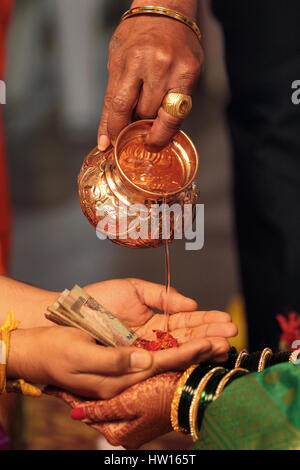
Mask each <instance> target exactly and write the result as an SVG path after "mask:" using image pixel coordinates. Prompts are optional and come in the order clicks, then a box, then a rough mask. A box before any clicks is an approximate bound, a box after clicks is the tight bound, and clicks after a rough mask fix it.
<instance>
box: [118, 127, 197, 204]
mask: <svg viewBox="0 0 300 470" xmlns="http://www.w3.org/2000/svg"><path fill="white" fill-rule="evenodd" d="M153 122H154V119H141V120H139V121H135V122H132V123H131V124H129V125H128V126H126V127H124V129H123V130H122V131H121V132H120V134H119V135H118V137H117V140H116V143H115V145H114V158H115V163H116V165H117V168H118V170H119V172H120V174H121V175H122V177H123V178H124V179H125V180H126V181H127V182H128V183H129V184H130V185H131V186H133V187H134V189H135V190H136V191H139V192H141V193H143V194H145V195H147V196H154V198H155V199H158V198H165V197H168V196H174V195H175V194H179V193H181V192H182V191H184V190H185V189H186V188H188V187H189V186H190V185H191V184H192V182H193V181H194V179H195V178H196V175H197V172H198V168H199V155H198V152H197V149H196V146H195V144H194V142H193V141H192V140H191V138H190V137H189V136H188V135H187V134H186V133H185V132H184V131H182V130H181V129H180V130H179V131H178V132H177V134H181V135H182V136H183V137H184V138H185V139H186V140H187V141H188V143H189V144H190V145H191V147H192V149H193V152H194V154H195V156H196V158H195V169H194V171H193V173H192V174H191V175H190V177H189V178H188V181H187V182H186V183H185V184H184V185H183V186H182V187H181V188H180V189H177V190H176V191H169V192H165V193H157V192H153V191H147V190H146V189H143V188H141V187H140V186H138V185H136V184H135V183H134V182H133V181H131V179H130V178H128V176H127V175H126V174H125V173H124V171H123V170H122V168H121V166H120V164H119V159H118V155H117V148H118V144H119V141H120V140H121V138H122V137H123V135H124V134H125V133H126V132H127V131H128V129H129V128H130V129H131V128H132V127H138V126H139V125H140V124H151V123H153ZM177 134H176V135H177ZM172 140H174V138H173V139H172Z"/></svg>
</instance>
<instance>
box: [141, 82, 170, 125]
mask: <svg viewBox="0 0 300 470" xmlns="http://www.w3.org/2000/svg"><path fill="white" fill-rule="evenodd" d="M165 94H166V91H165V90H164V89H163V88H162V87H160V86H159V83H157V84H156V86H151V85H150V84H149V83H146V82H144V84H143V87H142V89H141V93H140V97H139V102H138V104H137V107H136V114H137V116H138V117H139V118H140V119H153V118H155V117H156V116H157V113H158V110H159V108H160V106H161V103H162V101H163V99H164V96H165Z"/></svg>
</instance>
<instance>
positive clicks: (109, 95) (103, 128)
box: [98, 72, 119, 152]
mask: <svg viewBox="0 0 300 470" xmlns="http://www.w3.org/2000/svg"><path fill="white" fill-rule="evenodd" d="M118 80H119V73H118V72H112V73H110V74H109V80H108V85H107V89H106V93H105V97H104V104H103V110H102V116H101V120H100V124H99V129H98V148H99V150H101V151H102V152H104V151H105V150H106V149H107V148H108V147H109V145H110V143H111V142H110V138H109V133H108V129H107V121H108V115H109V111H110V108H111V102H112V99H113V97H114V91H115V86H116V83H118Z"/></svg>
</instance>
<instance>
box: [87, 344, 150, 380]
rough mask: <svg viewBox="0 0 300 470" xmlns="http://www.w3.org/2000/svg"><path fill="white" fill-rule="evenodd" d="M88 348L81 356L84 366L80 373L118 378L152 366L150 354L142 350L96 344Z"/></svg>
mask: <svg viewBox="0 0 300 470" xmlns="http://www.w3.org/2000/svg"><path fill="white" fill-rule="evenodd" d="M88 346H89V349H88V350H86V353H84V354H82V359H83V360H84V364H82V367H81V372H83V373H86V374H87V373H89V374H96V375H98V374H100V375H104V376H110V377H111V376H120V375H124V374H128V373H131V372H137V371H141V370H145V369H149V368H151V366H152V362H153V357H152V354H151V353H150V352H149V351H145V350H144V349H140V348H133V347H131V346H127V347H117V348H113V347H103V346H99V345H97V344H89V345H88ZM87 357H88V360H87Z"/></svg>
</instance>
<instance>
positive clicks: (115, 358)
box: [110, 349, 124, 372]
mask: <svg viewBox="0 0 300 470" xmlns="http://www.w3.org/2000/svg"><path fill="white" fill-rule="evenodd" d="M112 352H113V354H112V357H111V359H110V366H111V371H112V372H119V371H121V370H122V369H124V356H123V354H122V353H121V351H119V350H117V349H116V350H115V351H112Z"/></svg>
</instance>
